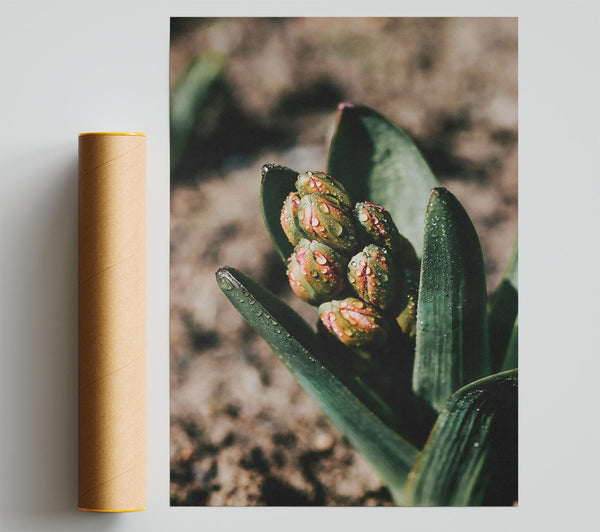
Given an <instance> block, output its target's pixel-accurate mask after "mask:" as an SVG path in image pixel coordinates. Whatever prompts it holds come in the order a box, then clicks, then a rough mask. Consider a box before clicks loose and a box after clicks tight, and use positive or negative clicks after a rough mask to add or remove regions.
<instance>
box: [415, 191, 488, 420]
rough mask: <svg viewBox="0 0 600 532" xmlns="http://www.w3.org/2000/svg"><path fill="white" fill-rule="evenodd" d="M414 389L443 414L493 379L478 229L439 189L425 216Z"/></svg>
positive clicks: (458, 205) (446, 192)
mask: <svg viewBox="0 0 600 532" xmlns="http://www.w3.org/2000/svg"><path fill="white" fill-rule="evenodd" d="M424 240H425V245H424V250H423V260H422V263H421V282H420V286H419V302H418V306H417V309H418V310H417V345H416V350H415V368H414V373H413V388H414V390H415V392H416V393H417V395H419V396H420V397H423V398H424V399H425V400H427V401H428V402H429V403H430V404H431V405H432V406H433V407H434V408H435V409H436V410H438V411H439V410H440V409H441V408H442V406H443V405H444V403H445V402H446V399H448V397H450V395H451V394H452V393H453V392H455V391H456V390H458V388H460V387H462V386H464V385H465V384H468V383H469V382H472V381H474V380H475V379H478V378H480V377H483V376H485V375H488V374H489V373H490V361H489V348H488V338H487V323H486V322H487V316H486V305H487V293H486V284H485V271H484V266H483V255H482V252H481V246H480V245H479V239H478V238H477V233H476V232H475V228H474V227H473V224H472V223H471V220H470V219H469V217H468V215H467V213H466V212H465V210H464V209H463V208H462V205H461V204H460V203H459V202H458V200H457V199H456V198H455V197H454V196H453V195H452V194H451V193H450V192H448V191H447V190H446V189H445V188H441V187H438V188H434V189H433V192H432V194H431V198H430V200H429V205H428V206H427V212H426V214H425V237H424Z"/></svg>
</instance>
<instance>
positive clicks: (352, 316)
mask: <svg viewBox="0 0 600 532" xmlns="http://www.w3.org/2000/svg"><path fill="white" fill-rule="evenodd" d="M319 317H320V318H321V321H322V322H323V325H324V326H325V328H326V329H327V330H328V331H329V332H330V333H332V334H335V335H336V336H337V337H338V339H339V340H340V341H341V342H343V343H344V344H346V345H348V346H353V347H362V346H367V345H368V346H371V347H381V346H383V345H384V344H385V343H386V341H387V338H388V334H389V333H388V326H387V324H386V322H385V319H384V318H383V316H382V315H381V314H380V313H379V311H378V310H377V309H376V308H375V307H373V306H372V305H369V304H368V303H365V302H364V301H362V300H360V299H357V298H356V297H348V298H346V299H344V300H342V301H335V300H334V301H328V302H327V303H323V304H322V305H321V306H320V307H319Z"/></svg>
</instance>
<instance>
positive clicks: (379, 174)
mask: <svg viewBox="0 0 600 532" xmlns="http://www.w3.org/2000/svg"><path fill="white" fill-rule="evenodd" d="M327 168H328V173H329V174H330V175H332V176H333V177H334V178H335V179H337V180H338V181H340V182H341V183H343V184H344V186H345V187H346V189H347V190H348V192H349V193H350V194H351V196H352V197H353V198H354V200H355V201H365V200H368V201H371V202H373V203H376V204H378V205H381V206H383V207H385V209H387V210H388V211H389V212H390V214H391V215H392V218H393V220H394V222H395V224H396V226H397V227H398V230H399V231H400V233H402V234H403V235H404V236H405V237H406V238H408V240H410V242H411V244H412V245H413V246H414V248H415V250H416V252H417V255H419V256H420V255H421V251H422V249H423V240H422V239H423V211H424V210H425V206H426V205H427V198H428V197H429V192H430V190H431V189H432V188H433V187H436V186H438V185H439V183H438V181H437V179H436V178H435V176H434V175H433V173H432V172H431V170H430V168H429V166H428V165H427V163H426V162H425V159H424V158H423V156H422V155H421V153H420V152H419V150H418V148H417V147H416V146H415V144H414V142H413V141H412V140H411V139H410V137H409V136H408V135H407V134H406V133H405V132H404V131H402V130H401V129H399V128H398V127H397V126H396V125H394V124H392V123H391V122H390V121H389V120H387V119H386V118H384V117H383V116H382V115H380V114H379V113H377V112H375V111H373V110H372V109H369V108H368V107H363V106H360V105H351V104H348V103H342V104H340V105H339V107H338V121H337V127H336V131H335V135H334V137H333V140H332V142H331V148H330V151H329V160H328V165H327Z"/></svg>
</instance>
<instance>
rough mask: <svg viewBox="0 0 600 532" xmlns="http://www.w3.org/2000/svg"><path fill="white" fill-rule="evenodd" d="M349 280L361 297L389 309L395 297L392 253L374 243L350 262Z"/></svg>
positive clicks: (381, 307)
mask: <svg viewBox="0 0 600 532" xmlns="http://www.w3.org/2000/svg"><path fill="white" fill-rule="evenodd" d="M348 281H349V282H350V286H352V288H353V289H354V291H355V292H356V293H357V294H358V296H359V297H360V298H361V299H364V300H365V301H366V302H367V303H370V304H371V305H374V306H376V307H379V308H380V309H382V310H388V309H389V308H390V305H391V303H392V298H393V297H394V285H395V278H394V271H393V262H392V257H391V256H390V254H389V253H388V252H387V251H385V249H384V248H380V247H379V246H376V245H374V244H370V245H368V246H365V248H364V249H363V250H362V251H361V252H360V253H357V254H356V255H354V257H352V258H351V259H350V263H349V264H348Z"/></svg>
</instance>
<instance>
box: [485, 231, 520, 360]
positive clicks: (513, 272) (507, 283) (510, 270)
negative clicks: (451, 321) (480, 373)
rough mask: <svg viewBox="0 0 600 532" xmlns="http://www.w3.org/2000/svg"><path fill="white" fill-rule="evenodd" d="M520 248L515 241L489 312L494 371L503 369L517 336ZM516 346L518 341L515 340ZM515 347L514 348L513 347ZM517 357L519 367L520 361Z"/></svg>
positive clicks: (514, 353)
mask: <svg viewBox="0 0 600 532" xmlns="http://www.w3.org/2000/svg"><path fill="white" fill-rule="evenodd" d="M518 253H519V246H518V241H515V245H514V247H513V252H512V255H511V257H510V260H509V262H508V266H507V268H506V271H505V272H504V276H503V278H502V281H501V282H500V285H499V286H498V288H497V289H496V292H494V295H493V297H492V302H491V305H490V310H489V328H490V353H491V357H492V370H493V371H499V370H500V368H502V367H503V364H504V360H505V359H506V357H507V356H508V353H507V349H508V348H509V342H510V340H511V337H512V335H513V334H516V330H517V329H515V324H516V319H517V313H518V311H519V292H518V271H519V257H518ZM514 342H515V345H516V342H517V339H516V338H515V339H514ZM513 347H514V346H513ZM513 355H514V357H515V359H514V362H510V363H511V364H512V363H514V364H515V365H514V366H512V367H517V365H518V359H517V354H516V352H513V353H512V354H511V356H513Z"/></svg>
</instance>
